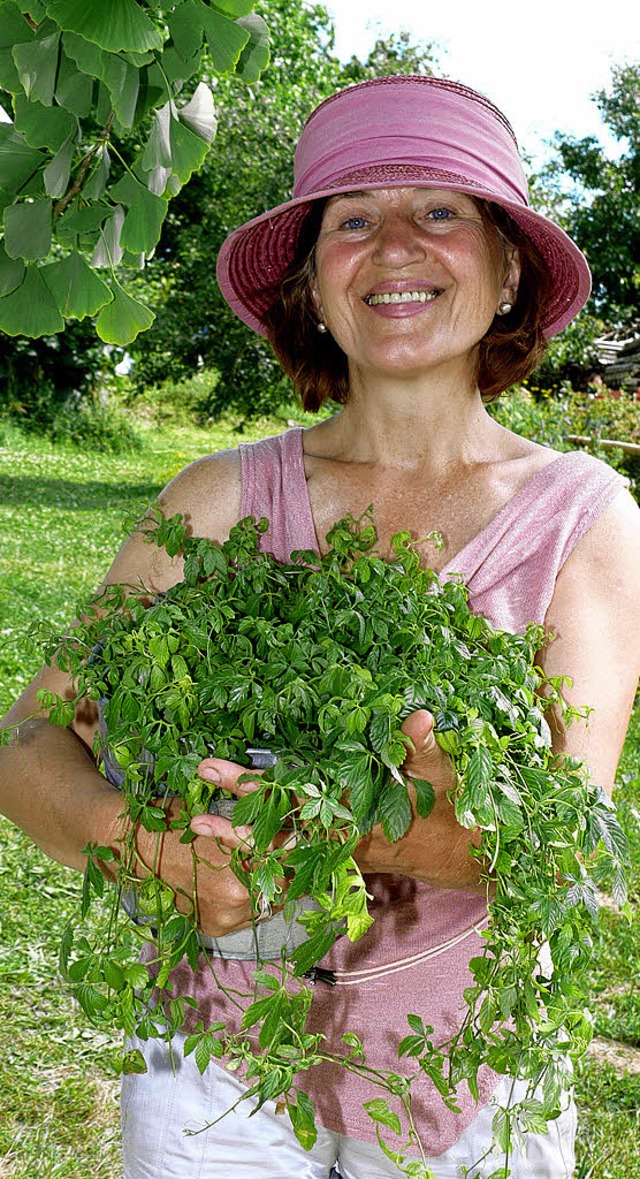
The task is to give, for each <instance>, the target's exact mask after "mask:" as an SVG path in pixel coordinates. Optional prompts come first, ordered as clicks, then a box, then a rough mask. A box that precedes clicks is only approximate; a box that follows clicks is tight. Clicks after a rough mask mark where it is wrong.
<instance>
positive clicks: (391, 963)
mask: <svg viewBox="0 0 640 1179" xmlns="http://www.w3.org/2000/svg"><path fill="white" fill-rule="evenodd" d="M239 450H240V456H241V464H242V516H249V515H252V516H255V517H257V518H259V517H261V516H266V517H267V518H268V519H269V521H270V528H269V531H268V533H266V534H265V536H264V537H263V538H262V547H263V548H264V549H265V550H266V551H269V552H272V553H273V554H274V555H275V556H276V557H277V558H278V560H281V561H287V560H288V559H289V555H290V553H291V552H292V551H293V550H294V549H316V550H318V548H319V546H318V539H317V536H316V531H315V527H314V523H313V517H312V514H311V505H310V501H309V495H308V491H307V485H306V479H305V472H304V455H303V448H302V430H301V429H299V428H295V429H292V430H289V431H287V432H286V433H284V434H282V435H278V436H276V437H273V438H266V439H264V440H263V441H261V442H258V443H252V444H247V445H241V446H240V448H239ZM624 485H625V481H624V480H623V479H622V477H621V476H620V475H618V474H617V473H616V472H615V471H614V470H612V469H611V468H610V467H608V466H607V465H606V464H605V463H602V462H600V461H599V460H598V459H594V458H592V457H591V456H589V455H586V454H584V453H581V452H574V453H570V454H562V455H560V456H559V457H558V458H557V459H555V460H554V461H553V462H551V463H550V464H549V465H548V466H546V467H544V468H543V469H542V470H540V471H538V472H537V473H536V474H535V475H533V476H532V477H531V479H529V481H528V482H527V483H526V484H525V485H524V487H522V488H521V490H520V491H519V492H518V493H517V494H516V495H515V496H514V497H513V498H512V499H511V500H510V501H509V502H508V503H507V504H506V505H505V506H504V507H503V508H502V509H501V510H500V511H499V512H498V513H497V515H496V516H495V517H494V519H493V520H492V521H491V522H490V523H489V524H488V525H487V527H486V528H484V529H483V530H482V532H481V533H479V535H478V536H476V537H475V538H474V539H473V540H472V541H470V543H469V544H468V545H466V546H465V548H464V549H463V550H462V551H461V552H460V553H459V554H458V555H457V556H456V557H455V558H453V560H452V562H451V572H454V573H456V574H459V575H460V576H461V577H462V579H463V581H464V582H465V583H466V585H467V586H468V588H469V591H470V604H471V606H472V608H473V609H474V610H475V611H476V612H477V613H479V614H483V615H485V616H486V617H487V618H489V619H490V620H491V622H493V624H494V625H495V626H496V627H500V628H501V629H505V630H510V631H513V632H522V631H524V629H525V628H526V626H527V624H528V623H529V622H536V623H540V624H541V623H543V622H544V619H545V616H546V613H547V609H548V607H549V604H550V602H551V598H552V595H553V589H554V585H555V581H556V578H557V576H558V573H559V571H560V569H561V568H562V565H563V564H564V562H565V560H566V558H567V557H568V555H569V554H570V553H571V551H572V549H573V548H574V546H575V545H576V544H577V543H578V541H579V540H580V538H581V537H582V536H583V535H584V534H585V532H587V530H588V529H589V528H590V527H591V525H592V524H593V523H594V522H595V520H597V518H598V516H599V515H600V513H601V512H602V511H603V510H604V509H605V508H606V507H607V505H608V504H609V503H610V502H611V501H612V500H613V499H614V497H615V496H616V495H617V494H618V492H619V491H620V490H621V488H622V487H623V486H624ZM367 884H368V887H369V890H370V892H371V893H372V894H373V901H372V902H371V904H370V909H371V912H372V915H373V916H374V917H375V921H374V924H373V925H372V927H371V929H370V930H369V931H368V932H367V934H365V936H364V937H363V938H361V939H360V940H359V941H358V942H355V943H351V942H349V941H348V939H347V938H346V937H344V938H341V939H340V940H339V941H338V942H337V943H336V945H335V946H334V947H333V949H332V951H331V953H330V954H329V955H328V956H327V958H326V959H325V960H324V961H323V963H322V965H323V966H324V967H326V968H328V969H331V970H332V971H334V972H335V975H336V979H337V984H336V986H335V987H329V986H327V985H326V984H323V983H321V982H318V983H317V984H316V986H315V989H314V998H313V1003H312V1007H311V1026H310V1029H309V1030H312V1031H321V1032H323V1033H324V1035H325V1037H326V1039H325V1047H326V1049H327V1050H328V1051H333V1052H336V1053H341V1052H342V1051H343V1049H344V1045H343V1044H342V1039H341V1038H342V1035H343V1034H344V1032H346V1031H350V1032H355V1033H356V1034H357V1035H359V1036H360V1037H361V1039H362V1041H363V1043H364V1047H365V1050H366V1054H367V1063H368V1064H369V1065H370V1066H372V1067H375V1068H380V1069H387V1070H389V1071H393V1072H402V1071H403V1070H402V1065H401V1064H400V1062H399V1061H398V1055H397V1045H398V1042H399V1041H400V1039H401V1038H402V1037H403V1036H405V1035H406V1034H407V1033H408V1031H409V1028H408V1025H407V1022H406V1016H407V1014H409V1013H416V1014H418V1015H421V1016H422V1017H423V1019H424V1022H425V1024H431V1025H432V1026H433V1028H434V1035H433V1042H434V1043H435V1044H439V1043H443V1042H445V1041H446V1040H448V1039H449V1038H450V1036H451V1035H452V1034H453V1033H454V1032H455V1031H456V1030H457V1029H458V1027H459V1026H460V1022H461V1019H462V1015H463V1013H464V1010H465V1006H464V1000H463V998H462V993H463V990H464V988H465V987H466V986H468V985H469V983H470V981H471V975H470V973H469V970H468V962H469V960H470V959H471V958H472V957H473V956H475V955H477V954H479V953H481V952H482V946H483V943H482V941H481V938H480V931H481V930H482V928H483V927H485V926H486V921H487V912H486V906H485V904H484V901H483V899H482V898H481V897H479V896H477V895H475V894H470V893H463V892H458V891H456V890H453V889H435V888H431V887H430V886H429V885H428V884H423V883H421V882H420V881H416V880H413V879H411V878H409V877H406V876H399V875H398V876H394V875H376V876H369V877H368V878H367ZM212 965H214V966H215V973H216V975H217V977H218V979H219V981H220V982H221V983H222V984H223V986H224V987H225V988H226V987H228V988H230V989H232V990H233V989H235V988H238V989H240V990H250V989H251V981H252V972H253V969H254V968H255V964H252V963H246V962H238V961H231V960H220V959H216V960H215V964H212V963H211V962H209V961H208V960H207V959H206V958H204V956H203V957H202V958H201V960H200V964H199V966H198V969H197V970H196V972H195V973H194V972H191V970H190V969H189V967H188V966H187V965H186V964H183V965H181V966H180V967H179V968H178V970H177V971H175V972H174V973H173V975H172V978H173V981H174V984H175V992H174V993H178V994H188V995H191V996H193V997H194V998H196V999H197V1001H198V1008H199V1010H198V1012H197V1014H196V1015H195V1016H194V1017H193V1018H192V1020H190V1024H191V1025H193V1024H195V1022H196V1021H197V1019H204V1023H205V1026H207V1024H208V1023H209V1022H213V1021H214V1020H216V1019H223V1018H226V1019H231V1017H232V1016H233V1007H232V1005H231V1003H230V1001H229V1000H227V999H225V998H224V996H223V995H222V993H221V991H220V990H219V988H218V985H217V983H216V980H215V978H214V975H213V970H212ZM479 1080H480V1105H483V1104H485V1103H486V1102H487V1101H488V1099H489V1097H490V1095H491V1093H492V1091H493V1090H494V1088H495V1087H496V1084H497V1077H496V1075H495V1074H494V1073H493V1072H491V1071H490V1070H489V1069H485V1070H483V1072H482V1074H481V1076H480V1078H479ZM302 1087H303V1088H304V1089H305V1090H306V1091H307V1092H308V1093H309V1095H310V1096H311V1098H312V1100H313V1102H314V1104H315V1107H316V1110H317V1114H318V1120H319V1122H320V1123H321V1124H322V1125H323V1126H325V1127H326V1128H327V1129H330V1130H335V1131H337V1132H339V1133H341V1134H346V1135H348V1136H349V1137H352V1138H358V1139H361V1140H364V1141H375V1131H374V1128H373V1123H372V1122H371V1120H370V1118H369V1117H368V1115H367V1114H366V1113H365V1111H364V1110H363V1108H362V1105H363V1102H365V1101H368V1100H370V1099H371V1098H372V1097H375V1096H378V1095H379V1094H380V1090H376V1089H375V1088H374V1087H373V1086H372V1085H371V1083H368V1082H367V1081H364V1080H363V1079H362V1078H360V1077H355V1076H354V1075H353V1074H351V1073H348V1072H347V1071H346V1070H345V1069H343V1068H341V1067H340V1066H338V1065H330V1064H321V1065H318V1066H317V1067H316V1068H315V1069H312V1070H311V1071H310V1072H309V1073H307V1074H306V1075H305V1076H304V1078H303V1084H302ZM412 1092H413V1093H414V1094H415V1096H414V1099H413V1107H412V1108H413V1113H414V1118H415V1120H416V1123H417V1125H418V1127H419V1128H420V1133H421V1137H422V1140H423V1142H424V1144H425V1146H426V1148H427V1153H428V1154H430V1155H432V1156H438V1155H439V1154H442V1153H443V1152H444V1151H445V1150H447V1149H448V1148H449V1147H450V1146H451V1145H452V1144H453V1142H455V1140H456V1139H457V1138H458V1137H459V1136H460V1134H461V1133H462V1132H463V1130H464V1129H465V1128H466V1126H467V1125H468V1124H469V1123H470V1122H471V1121H472V1119H473V1117H474V1116H475V1114H476V1112H477V1108H478V1107H477V1105H476V1104H475V1103H474V1101H473V1099H472V1097H471V1095H470V1093H469V1092H468V1090H467V1089H466V1086H464V1087H462V1088H461V1090H460V1092H459V1105H460V1109H461V1112H460V1113H459V1114H454V1113H452V1112H451V1111H450V1110H448V1109H446V1107H445V1106H444V1104H443V1102H442V1099H441V1098H440V1096H439V1094H438V1093H437V1092H436V1091H435V1089H434V1087H433V1085H432V1083H431V1082H430V1081H429V1080H428V1079H427V1078H424V1079H423V1080H422V1081H421V1082H420V1083H419V1084H418V1085H417V1086H416V1087H414V1088H412Z"/></svg>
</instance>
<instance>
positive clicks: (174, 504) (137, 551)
mask: <svg viewBox="0 0 640 1179" xmlns="http://www.w3.org/2000/svg"><path fill="white" fill-rule="evenodd" d="M160 503H161V506H162V508H163V511H164V512H165V514H166V515H172V514H174V513H176V512H181V513H182V514H183V515H185V517H186V518H187V522H188V523H189V525H190V527H191V530H192V532H193V533H194V534H195V535H205V536H213V537H216V538H217V539H219V540H224V539H225V538H226V536H227V535H228V532H229V529H230V527H231V526H232V525H233V524H234V523H235V521H236V520H237V518H238V516H239V513H240V479H239V467H238V462H237V456H236V455H235V454H232V453H229V454H227V453H225V454H222V455H216V456H213V457H209V458H208V459H204V460H201V461H200V462H199V463H195V464H193V465H192V466H191V467H189V468H187V469H186V470H185V471H183V472H181V474H180V475H178V476H177V477H176V478H175V479H174V480H172V482H171V483H170V484H169V486H168V487H167V488H166V490H165V491H164V493H163V494H162V496H161V498H160ZM180 577H181V563H180V562H179V561H172V560H170V559H169V558H168V557H167V555H166V553H165V552H164V551H162V550H159V549H157V548H156V547H155V546H153V545H150V544H146V543H145V542H144V540H143V537H142V536H141V535H140V534H134V535H132V536H131V537H130V538H129V539H128V540H127V541H126V542H125V544H124V546H123V547H122V549H121V550H120V552H119V553H118V555H117V556H116V559H115V561H114V562H113V565H112V566H111V569H110V570H109V573H108V574H107V577H106V579H105V582H109V583H114V582H124V583H127V584H133V585H135V584H140V585H144V586H146V587H147V588H149V589H150V590H151V591H154V592H161V591H163V590H166V589H168V588H169V587H170V586H171V585H173V584H175V583H176V582H177V581H178V580H179V579H180ZM39 688H48V689H49V690H50V691H54V692H58V693H59V694H60V695H62V696H64V697H67V698H71V697H72V696H73V694H74V693H73V685H72V684H71V682H70V681H69V679H68V678H67V676H66V675H65V674H64V673H63V672H61V671H60V670H58V669H57V668H55V667H44V668H43V669H42V670H41V671H40V672H39V674H38V676H36V678H35V679H34V680H33V681H32V683H31V684H29V686H28V687H27V688H26V690H25V691H24V693H23V694H22V696H21V697H20V699H19V700H18V701H17V702H16V704H15V705H14V706H13V708H12V709H11V710H10V711H9V713H8V714H7V715H6V717H5V718H4V721H3V722H2V727H5V728H6V727H11V726H14V725H17V726H18V729H17V733H16V736H15V738H14V740H13V741H12V742H11V744H9V745H7V746H0V811H2V813H3V814H5V815H6V816H7V817H8V818H9V819H11V820H12V822H14V823H16V824H17V826H19V827H21V828H22V829H23V830H24V831H25V832H26V833H27V834H28V835H29V836H30V838H31V839H33V841H34V842H35V843H37V844H38V846H39V847H40V848H42V850H43V851H44V852H45V853H46V854H47V855H49V856H51V857H52V858H53V859H56V860H58V861H60V862H61V863H63V864H66V865H68V866H69V867H73V868H79V869H82V868H84V864H85V857H84V856H83V855H82V849H83V847H85V846H86V845H87V844H88V843H93V844H98V845H105V846H109V847H112V848H113V849H114V850H116V851H117V849H118V840H119V837H120V836H121V834H122V831H123V819H122V810H123V808H122V802H121V798H120V795H119V794H118V792H117V790H115V789H114V788H113V787H112V786H111V785H110V784H109V783H108V782H107V781H106V780H105V778H104V777H103V776H102V774H101V773H100V772H99V770H98V769H97V766H96V764H95V761H94V758H93V755H92V753H91V749H92V744H93V737H94V733H95V729H96V725H97V711H96V708H95V705H94V704H93V703H91V702H88V701H87V702H84V703H83V705H82V707H81V708H80V709H79V710H78V712H77V714H76V718H75V721H74V723H73V725H72V726H71V727H70V728H68V729H60V728H56V727H54V726H53V725H50V724H49V722H48V720H47V719H46V717H45V716H43V715H42V710H41V708H40V705H39V703H38V700H37V691H38V689H39ZM36 714H37V715H36ZM29 718H33V719H29ZM209 842H210V841H209ZM154 849H155V836H147V833H141V835H140V839H139V850H140V853H141V855H142V858H143V860H144V861H145V862H146V863H148V864H150V863H151V862H152V861H153V856H154ZM203 854H204V855H206V858H207V859H209V860H211V861H215V862H217V860H219V861H220V864H221V865H222V864H224V863H225V862H226V860H225V858H224V857H221V856H220V853H219V851H218V849H217V848H216V845H215V844H213V843H211V846H210V847H207V849H206V852H203ZM161 871H162V873H163V876H164V877H165V879H167V881H168V882H169V883H170V884H171V885H172V887H178V888H183V889H184V891H187V892H188V891H190V882H191V873H192V860H191V853H190V851H189V849H188V848H185V847H184V846H183V845H180V844H179V833H178V834H176V833H173V832H172V833H170V834H168V835H166V836H164V837H163V847H162V855H161ZM224 875H225V881H224V882H223V881H222V873H220V874H218V875H217V876H216V885H220V883H221V882H222V883H224V885H225V887H227V890H228V892H229V901H230V904H231V907H232V908H233V906H236V907H237V908H238V907H240V908H242V915H241V917H240V921H244V920H246V919H247V914H246V913H245V911H244V906H245V905H246V893H245V892H244V890H241V889H240V886H239V885H238V884H237V881H236V880H235V877H233V875H232V873H230V872H225V873H224ZM209 891H210V890H209ZM206 892H207V890H206V889H203V897H202V898H201V903H202V914H203V924H206V926H207V931H208V932H213V933H219V932H226V931H227V927H226V926H224V927H221V926H216V927H215V928H214V925H215V913H216V907H217V906H216V903H215V901H216V898H214V897H211V898H210V899H208V898H207V896H206V895H204V894H205V893H206ZM236 924H237V920H235V919H232V920H230V922H229V925H230V927H235V925H236Z"/></svg>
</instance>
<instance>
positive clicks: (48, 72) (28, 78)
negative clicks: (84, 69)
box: [13, 33, 60, 106]
mask: <svg viewBox="0 0 640 1179" xmlns="http://www.w3.org/2000/svg"><path fill="white" fill-rule="evenodd" d="M59 42H60V33H52V34H51V36H50V37H41V38H39V39H38V40H36V41H32V42H31V44H27V45H24V44H23V45H16V46H14V49H13V60H14V62H15V63H16V69H17V71H18V74H19V75H20V81H21V82H22V86H23V88H24V92H25V94H26V96H27V98H35V99H37V100H38V102H42V103H43V104H44V105H45V106H51V103H52V102H53V92H54V90H55V85H56V71H57V68H58V45H59Z"/></svg>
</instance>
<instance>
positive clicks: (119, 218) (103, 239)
mask: <svg viewBox="0 0 640 1179" xmlns="http://www.w3.org/2000/svg"><path fill="white" fill-rule="evenodd" d="M123 225H124V209H123V208H122V205H116V207H115V209H114V210H113V213H112V214H111V216H110V217H108V218H107V220H106V221H105V223H104V225H103V226H102V229H101V231H100V240H99V241H98V244H97V246H96V248H95V250H94V252H93V258H92V259H91V265H92V266H95V267H97V268H100V267H113V266H117V265H118V262H121V261H122V256H123V254H124V250H123V248H122V246H121V245H120V235H121V233H122V226H123Z"/></svg>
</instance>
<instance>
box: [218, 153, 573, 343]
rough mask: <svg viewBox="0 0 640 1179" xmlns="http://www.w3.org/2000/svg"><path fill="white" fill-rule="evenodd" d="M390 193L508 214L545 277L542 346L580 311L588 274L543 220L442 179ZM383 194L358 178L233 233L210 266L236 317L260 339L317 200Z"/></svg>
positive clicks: (374, 183) (567, 242) (376, 182)
mask: <svg viewBox="0 0 640 1179" xmlns="http://www.w3.org/2000/svg"><path fill="white" fill-rule="evenodd" d="M393 184H394V186H397V185H398V184H403V185H405V184H409V185H410V186H411V187H414V188H434V187H438V188H442V187H445V188H449V189H452V190H454V191H457V192H465V193H468V195H470V196H473V197H475V198H478V199H481V200H488V201H492V202H494V203H497V204H499V205H500V206H501V208H503V209H505V210H506V212H507V213H509V214H510V215H511V217H512V218H513V220H514V221H515V222H516V224H517V225H518V226H519V227H520V229H521V230H522V232H523V233H524V234H525V236H526V237H528V238H529V240H530V241H531V242H532V244H533V245H534V246H535V247H536V249H537V250H538V252H539V254H540V255H541V257H542V259H543V260H544V262H545V263H546V265H547V267H548V269H549V273H550V275H551V278H552V293H551V296H550V298H549V299H548V301H547V303H546V306H545V307H544V309H543V313H542V327H543V331H544V334H545V336H546V337H547V339H551V337H552V336H555V335H557V334H558V332H560V331H562V329H563V328H564V327H566V325H567V324H568V323H570V322H571V320H572V319H574V318H575V316H576V315H577V314H578V312H579V311H580V309H581V308H582V307H584V304H585V303H586V301H587V299H588V298H589V294H590V292H591V273H590V270H589V266H588V264H587V261H586V258H585V257H584V255H583V254H582V252H581V251H580V250H579V249H578V247H577V246H576V244H575V242H573V241H572V240H571V238H570V237H568V235H567V234H566V233H565V232H564V230H563V229H561V228H560V226H559V225H556V224H555V222H554V221H550V220H549V218H548V217H545V216H543V215H542V214H541V213H537V212H535V210H533V209H531V208H529V207H528V206H526V205H523V204H521V203H519V202H510V201H505V200H503V199H501V200H496V195H495V193H491V192H488V191H483V190H482V189H480V188H476V187H475V186H473V185H471V184H468V183H455V182H452V181H451V180H449V179H448V178H447V180H446V181H445V180H444V178H434V179H431V180H423V179H420V178H419V177H417V176H416V175H411V177H410V178H409V176H407V177H406V178H404V179H400V178H398V177H397V176H396V177H394V180H393ZM381 187H389V184H388V183H387V184H384V183H381V179H380V177H379V176H376V177H375V179H371V180H366V179H364V180H363V179H360V178H359V179H358V181H357V184H355V183H353V182H351V183H345V184H344V185H340V186H336V185H335V184H334V185H333V186H332V187H330V188H327V189H325V190H321V191H319V192H315V193H313V196H304V197H298V198H293V199H292V200H289V201H286V202H285V203H284V204H282V205H278V206H276V208H274V209H270V210H269V211H268V212H266V213H262V214H260V216H259V217H254V218H253V220H251V221H248V222H246V224H245V225H242V226H240V228H239V229H236V230H235V232H234V233H232V234H231V235H230V236H229V237H228V238H227V240H226V241H225V242H224V244H223V246H222V248H221V250H220V254H219V256H218V263H217V276H218V282H219V284H220V289H221V291H222V294H223V295H224V297H225V299H226V301H227V302H228V304H229V306H230V307H231V308H232V310H233V311H235V313H236V315H238V316H239V318H240V319H242V320H243V321H244V323H246V324H248V326H249V327H250V328H253V330H254V331H255V332H257V333H258V334H259V335H261V336H267V335H268V329H267V326H266V323H265V316H266V315H267V312H268V311H269V309H270V307H271V306H272V305H273V303H274V301H275V299H276V298H277V297H278V293H279V290H280V285H281V283H282V280H283V278H284V275H285V273H286V271H287V269H288V268H289V266H290V265H291V263H292V261H293V259H294V257H295V255H296V250H297V245H298V239H299V235H300V231H301V228H302V225H303V223H304V221H305V219H306V217H307V214H308V213H309V211H310V209H311V208H312V206H313V205H314V204H315V203H316V201H318V200H322V199H323V198H327V197H332V196H336V195H337V194H338V193H340V192H349V191H352V190H353V189H355V188H357V189H358V190H359V191H363V190H367V189H375V188H381Z"/></svg>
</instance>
